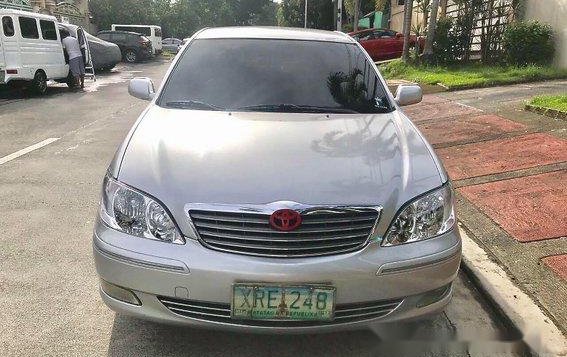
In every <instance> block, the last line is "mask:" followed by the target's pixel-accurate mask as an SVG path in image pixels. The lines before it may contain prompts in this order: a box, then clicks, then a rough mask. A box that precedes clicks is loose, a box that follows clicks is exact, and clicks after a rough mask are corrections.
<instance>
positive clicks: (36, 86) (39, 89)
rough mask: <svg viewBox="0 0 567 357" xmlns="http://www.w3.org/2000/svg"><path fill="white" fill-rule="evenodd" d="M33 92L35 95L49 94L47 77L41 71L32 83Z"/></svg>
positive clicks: (36, 73) (36, 74)
mask: <svg viewBox="0 0 567 357" xmlns="http://www.w3.org/2000/svg"><path fill="white" fill-rule="evenodd" d="M32 90H33V92H34V93H35V94H38V95H45V94H46V93H47V75H46V74H45V72H43V71H41V70H39V71H37V72H35V76H33V81H32Z"/></svg>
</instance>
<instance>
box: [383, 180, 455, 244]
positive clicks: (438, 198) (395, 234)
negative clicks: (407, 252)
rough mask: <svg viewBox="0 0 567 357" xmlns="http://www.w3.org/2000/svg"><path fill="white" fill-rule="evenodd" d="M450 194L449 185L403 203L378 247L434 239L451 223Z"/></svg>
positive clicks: (452, 211) (447, 228)
mask: <svg viewBox="0 0 567 357" xmlns="http://www.w3.org/2000/svg"><path fill="white" fill-rule="evenodd" d="M453 205H454V202H453V191H452V189H451V186H450V185H449V184H446V185H444V186H443V187H441V188H440V189H438V190H435V191H433V192H430V193H428V194H426V195H425V196H422V197H419V198H417V199H415V200H413V201H411V202H410V203H409V204H407V205H406V206H405V207H404V208H403V209H402V210H401V211H400V212H399V213H398V215H397V216H396V218H395V219H394V222H393V223H392V225H391V226H390V229H389V230H388V233H386V237H385V238H384V240H383V241H382V246H392V245H398V244H405V243H411V242H417V241H421V240H425V239H429V238H433V237H436V236H438V235H440V234H443V233H445V232H447V231H448V230H450V229H451V228H452V227H453V225H454V224H455V211H454V208H453Z"/></svg>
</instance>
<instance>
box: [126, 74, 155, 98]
mask: <svg viewBox="0 0 567 357" xmlns="http://www.w3.org/2000/svg"><path fill="white" fill-rule="evenodd" d="M128 93H130V95H131V96H132V97H136V98H139V99H142V100H152V99H153V98H154V95H155V94H156V91H155V89H154V82H152V80H151V79H149V78H147V77H137V78H133V79H132V80H130V84H129V85H128Z"/></svg>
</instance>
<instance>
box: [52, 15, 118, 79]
mask: <svg viewBox="0 0 567 357" xmlns="http://www.w3.org/2000/svg"><path fill="white" fill-rule="evenodd" d="M59 29H65V30H67V31H69V33H70V34H71V36H73V37H75V38H78V39H79V43H80V44H81V46H82V45H83V44H84V43H83V42H82V35H84V36H85V38H86V40H87V41H88V44H89V48H90V54H91V56H92V61H93V66H94V68H95V70H97V71H107V70H110V69H112V68H114V66H116V64H117V63H119V62H120V61H121V60H122V53H121V52H120V48H119V47H118V45H116V44H114V43H110V42H107V41H104V40H102V39H100V38H98V37H95V36H93V35H91V34H90V33H88V32H86V31H85V30H84V29H83V28H81V27H79V26H77V25H71V24H59ZM85 55H86V54H85V53H83V56H84V57H83V58H85V62H86V61H87V58H86V56H85Z"/></svg>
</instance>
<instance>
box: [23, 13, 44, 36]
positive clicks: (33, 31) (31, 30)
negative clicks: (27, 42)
mask: <svg viewBox="0 0 567 357" xmlns="http://www.w3.org/2000/svg"><path fill="white" fill-rule="evenodd" d="M18 22H19V23H20V31H21V32H22V37H23V38H39V31H38V30H37V21H35V19H34V18H32V17H23V16H20V17H19V18H18Z"/></svg>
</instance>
